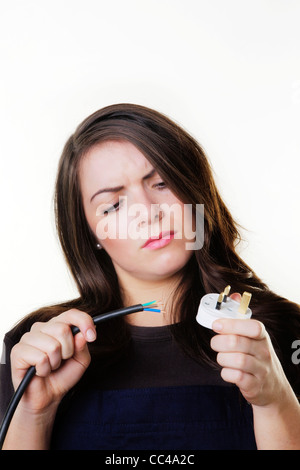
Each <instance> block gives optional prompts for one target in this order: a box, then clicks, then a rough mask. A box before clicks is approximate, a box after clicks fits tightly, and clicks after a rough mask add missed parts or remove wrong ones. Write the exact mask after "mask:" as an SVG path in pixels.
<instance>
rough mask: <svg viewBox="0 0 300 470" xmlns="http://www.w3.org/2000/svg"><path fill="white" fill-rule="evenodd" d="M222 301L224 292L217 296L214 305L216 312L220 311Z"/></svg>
mask: <svg viewBox="0 0 300 470" xmlns="http://www.w3.org/2000/svg"><path fill="white" fill-rule="evenodd" d="M223 299H224V292H221V294H219V297H218V301H217V303H216V307H215V308H216V310H220V309H221V305H222V302H223Z"/></svg>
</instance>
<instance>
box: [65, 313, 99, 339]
mask: <svg viewBox="0 0 300 470" xmlns="http://www.w3.org/2000/svg"><path fill="white" fill-rule="evenodd" d="M57 319H59V321H63V322H65V323H67V324H68V325H70V326H71V325H74V326H77V327H78V328H79V330H80V331H81V333H82V334H83V336H84V338H85V340H86V341H87V342H92V341H95V339H96V337H97V332H96V327H95V325H94V322H93V319H92V317H91V316H90V315H88V314H87V313H85V312H82V311H81V310H78V309H75V308H72V309H70V310H67V311H66V312H64V313H62V314H61V315H59V317H57Z"/></svg>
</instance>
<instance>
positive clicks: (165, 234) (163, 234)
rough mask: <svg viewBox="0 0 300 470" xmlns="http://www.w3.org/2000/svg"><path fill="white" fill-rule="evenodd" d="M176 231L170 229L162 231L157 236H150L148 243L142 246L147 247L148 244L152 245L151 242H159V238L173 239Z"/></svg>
mask: <svg viewBox="0 0 300 470" xmlns="http://www.w3.org/2000/svg"><path fill="white" fill-rule="evenodd" d="M174 234H175V232H174V231H173V230H169V231H168V232H161V233H160V234H159V236H158V238H157V237H150V238H149V239H148V240H147V241H146V243H145V244H144V245H143V246H142V248H145V247H146V246H150V245H151V244H153V245H154V244H155V243H157V242H158V241H159V240H161V239H164V240H172V238H174Z"/></svg>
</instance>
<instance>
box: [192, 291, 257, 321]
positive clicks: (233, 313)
mask: <svg viewBox="0 0 300 470" xmlns="http://www.w3.org/2000/svg"><path fill="white" fill-rule="evenodd" d="M218 297H219V294H206V295H204V296H203V297H202V299H201V301H200V305H199V308H198V312H197V316H196V320H197V322H198V323H200V325H202V326H205V327H206V328H210V329H211V330H212V324H213V322H214V321H215V320H217V319H218V318H234V319H235V318H239V319H249V318H251V315H252V311H251V309H250V308H249V307H248V308H247V310H246V313H239V311H238V309H239V307H240V303H239V302H237V301H236V300H233V299H231V298H230V297H227V300H226V302H222V304H221V308H220V309H219V310H217V309H216V305H217V301H218Z"/></svg>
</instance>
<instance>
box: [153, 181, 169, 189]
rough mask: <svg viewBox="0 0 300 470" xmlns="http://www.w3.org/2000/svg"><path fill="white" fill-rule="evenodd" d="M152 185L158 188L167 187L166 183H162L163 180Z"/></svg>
mask: <svg viewBox="0 0 300 470" xmlns="http://www.w3.org/2000/svg"><path fill="white" fill-rule="evenodd" d="M153 186H154V188H157V189H158V190H161V189H165V188H166V187H167V185H166V183H164V182H163V181H160V182H159V183H156V184H154V185H153Z"/></svg>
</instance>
